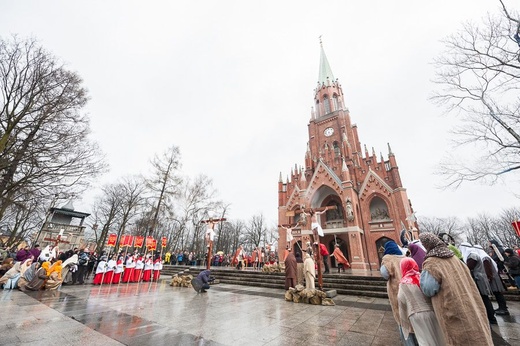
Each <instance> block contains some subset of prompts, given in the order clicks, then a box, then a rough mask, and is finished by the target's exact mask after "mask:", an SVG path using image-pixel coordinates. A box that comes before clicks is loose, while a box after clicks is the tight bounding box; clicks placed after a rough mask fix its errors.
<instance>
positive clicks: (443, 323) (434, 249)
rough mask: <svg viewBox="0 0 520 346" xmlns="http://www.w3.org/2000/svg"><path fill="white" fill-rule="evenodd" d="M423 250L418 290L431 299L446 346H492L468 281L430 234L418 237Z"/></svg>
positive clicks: (481, 308) (479, 302)
mask: <svg viewBox="0 0 520 346" xmlns="http://www.w3.org/2000/svg"><path fill="white" fill-rule="evenodd" d="M419 239H420V240H421V242H422V244H423V245H424V247H425V248H426V250H427V252H426V256H425V260H424V263H423V271H422V273H421V290H422V291H423V293H424V294H425V295H426V296H427V297H431V301H432V306H433V310H434V311H435V316H436V317H437V320H438V321H439V325H440V327H441V329H442V333H443V335H444V339H445V341H446V344H447V345H472V346H480V345H486V346H488V345H493V340H492V339H491V329H490V328H489V323H488V321H487V318H486V309H485V307H484V303H483V302H482V299H481V297H480V294H479V292H478V290H477V287H476V285H475V282H474V281H473V278H472V277H471V274H470V272H469V269H468V267H467V266H466V265H465V264H464V263H462V261H460V260H459V259H458V258H457V257H455V256H454V254H453V252H451V250H450V249H448V247H447V245H446V244H445V243H444V242H443V241H442V240H440V239H439V238H438V237H437V236H436V235H435V234H433V233H429V232H426V233H421V235H420V236H419Z"/></svg>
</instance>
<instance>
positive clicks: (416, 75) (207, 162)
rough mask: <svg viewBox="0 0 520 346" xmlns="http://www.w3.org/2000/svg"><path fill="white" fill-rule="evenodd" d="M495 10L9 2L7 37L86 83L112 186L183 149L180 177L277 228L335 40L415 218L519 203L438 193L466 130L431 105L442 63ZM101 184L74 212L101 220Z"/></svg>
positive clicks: (347, 79) (2, 24)
mask: <svg viewBox="0 0 520 346" xmlns="http://www.w3.org/2000/svg"><path fill="white" fill-rule="evenodd" d="M505 2H506V4H509V5H514V4H515V2H513V1H508V0H506V1H505ZM517 10H518V8H517ZM497 11H499V2H498V1H490V0H478V1H476V0H458V1H444V0H443V1H439V0H438V1H429V2H425V1H411V0H409V1H408V0H407V1H322V2H316V1H243V0H242V1H222V0H219V1H36V0H35V1H2V4H1V5H0V33H1V35H2V36H3V37H5V36H7V35H9V34H18V35H19V36H21V37H28V36H32V37H35V38H37V39H38V40H39V41H40V43H41V44H42V45H43V46H45V47H46V48H47V49H48V50H49V51H50V52H52V53H53V54H54V55H55V56H57V57H58V58H59V59H61V60H62V61H63V62H65V63H66V65H67V66H68V68H70V69H71V70H74V71H77V72H78V73H79V74H80V75H81V76H82V77H83V79H84V85H85V86H86V87H87V88H88V90H89V93H90V97H91V100H90V102H89V103H88V105H87V107H86V109H85V111H86V112H87V113H88V114H89V115H90V118H91V128H92V138H93V139H94V140H95V141H97V142H98V143H99V144H100V146H101V149H102V150H103V151H104V152H105V153H106V156H107V159H108V161H109V164H110V167H111V170H110V173H109V174H106V175H105V176H103V177H102V179H100V180H99V186H101V184H104V183H109V182H115V181H116V180H117V179H118V178H120V177H123V176H125V175H128V174H139V173H143V174H146V173H147V172H148V170H149V168H150V164H149V161H150V159H151V158H152V157H153V156H154V155H155V154H158V153H162V152H163V151H165V150H166V149H167V148H168V147H169V146H171V145H176V146H178V147H179V148H180V150H181V155H182V165H183V166H182V173H183V174H186V175H189V176H192V177H195V176H196V175H198V174H201V173H203V174H207V175H208V176H210V177H211V178H212V179H213V182H214V186H215V187H216V189H217V190H218V195H219V197H220V199H222V200H224V201H225V202H226V203H230V204H231V210H230V215H229V217H231V218H233V219H237V218H238V219H244V220H247V219H249V218H250V217H251V216H253V215H257V214H260V213H262V214H263V215H264V216H265V217H266V218H267V220H268V221H269V222H270V224H276V222H277V208H278V198H277V188H278V186H277V183H278V177H279V174H280V173H282V176H283V177H284V179H285V178H286V177H287V176H288V175H289V173H290V170H291V168H292V167H294V165H295V164H297V165H303V163H304V155H305V151H306V143H307V140H308V133H307V124H308V122H309V119H310V114H311V113H310V110H311V106H312V105H313V97H314V93H313V90H314V88H315V86H316V82H317V79H318V65H319V53H320V49H319V39H318V37H319V36H320V35H322V39H323V45H324V48H325V52H326V54H327V57H328V60H329V63H330V65H331V68H332V71H333V73H334V76H335V77H336V78H338V79H339V80H340V83H341V84H342V86H343V92H344V95H345V101H346V104H347V106H348V108H349V109H350V113H351V117H352V121H353V122H354V123H356V124H357V125H358V132H359V136H360V140H361V143H362V145H363V144H366V145H367V147H368V148H369V151H371V147H374V149H375V150H376V152H377V153H378V156H379V152H383V154H384V157H385V158H386V157H387V153H388V151H387V143H390V145H391V147H392V151H393V152H394V153H395V155H396V159H397V164H398V166H399V169H400V172H401V178H402V182H403V185H404V187H405V188H407V192H408V197H409V198H410V199H411V201H412V205H413V207H414V209H415V211H416V212H417V216H418V217H421V216H428V217H433V216H438V217H447V216H453V215H458V216H460V217H463V218H464V217H467V216H475V215H476V214H477V213H481V212H489V213H491V214H497V213H499V212H500V211H501V210H502V209H504V208H509V207H512V206H517V205H518V201H517V199H516V197H515V196H514V191H518V184H517V183H515V182H514V181H515V179H514V176H513V175H510V176H509V177H508V181H507V182H501V183H499V184H497V185H495V186H492V187H488V186H483V185H481V184H478V183H473V184H467V185H464V186H463V187H461V188H460V189H458V190H457V191H444V190H441V189H438V188H437V186H439V185H441V184H442V181H441V180H440V177H439V176H437V175H435V174H434V172H435V168H436V166H437V165H438V163H439V162H440V161H441V158H442V157H443V156H444V155H445V153H446V152H447V151H449V150H450V148H451V147H452V145H451V144H450V142H449V139H450V134H449V133H448V131H449V129H450V127H452V126H453V121H452V118H451V117H448V116H445V115H443V110H442V109H439V108H438V107H437V106H436V105H434V104H432V103H431V101H429V100H428V97H429V96H430V94H431V92H432V89H433V87H434V86H433V84H432V83H431V80H432V78H433V66H432V61H433V58H434V57H435V56H437V55H439V54H440V52H441V51H442V49H443V46H442V44H441V43H440V40H441V39H442V38H443V37H445V36H446V35H448V34H450V33H454V32H455V31H457V30H459V29H460V27H461V24H462V23H463V22H464V21H467V20H473V21H479V20H480V19H481V18H482V17H483V16H485V15H486V13H487V12H497ZM513 174H515V173H513ZM99 186H97V187H95V188H94V189H93V190H92V191H91V192H90V193H89V194H87V195H86V196H84V198H83V200H82V201H76V202H75V207H76V210H81V211H86V212H90V211H91V210H90V208H91V204H92V201H93V198H94V196H95V195H96V194H98V193H99V190H98V188H99Z"/></svg>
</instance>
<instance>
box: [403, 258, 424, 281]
mask: <svg viewBox="0 0 520 346" xmlns="http://www.w3.org/2000/svg"><path fill="white" fill-rule="evenodd" d="M401 275H402V276H403V277H402V278H401V281H400V283H402V284H410V285H416V286H417V287H421V285H420V275H421V274H419V266H418V265H417V262H415V260H414V259H413V258H411V257H405V258H403V259H402V260H401Z"/></svg>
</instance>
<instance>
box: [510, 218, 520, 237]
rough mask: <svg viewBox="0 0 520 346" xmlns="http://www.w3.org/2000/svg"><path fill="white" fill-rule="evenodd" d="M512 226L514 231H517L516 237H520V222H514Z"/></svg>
mask: <svg viewBox="0 0 520 346" xmlns="http://www.w3.org/2000/svg"><path fill="white" fill-rule="evenodd" d="M511 225H512V226H513V229H514V230H515V232H516V235H517V236H519V237H520V221H513V222H512V223H511Z"/></svg>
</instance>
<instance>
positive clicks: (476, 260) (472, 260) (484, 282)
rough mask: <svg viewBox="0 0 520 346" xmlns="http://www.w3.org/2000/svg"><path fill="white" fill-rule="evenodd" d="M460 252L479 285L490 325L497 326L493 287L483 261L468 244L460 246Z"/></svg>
mask: <svg viewBox="0 0 520 346" xmlns="http://www.w3.org/2000/svg"><path fill="white" fill-rule="evenodd" d="M460 252H461V254H462V260H463V261H464V263H466V265H467V266H468V269H469V271H470V273H471V276H472V277H473V280H474V281H475V283H476V284H477V289H478V292H479V293H480V297H481V298H482V302H483V303H484V307H485V308H486V314H487V318H488V321H489V323H491V324H497V319H496V317H495V311H494V310H493V304H492V303H491V300H490V299H489V296H490V295H491V294H492V292H491V287H490V286H489V282H488V279H487V276H486V271H485V270H484V264H483V263H482V259H481V258H480V256H479V255H478V253H477V251H476V249H475V248H474V247H473V246H472V245H471V244H470V243H468V242H463V243H461V244H460Z"/></svg>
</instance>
